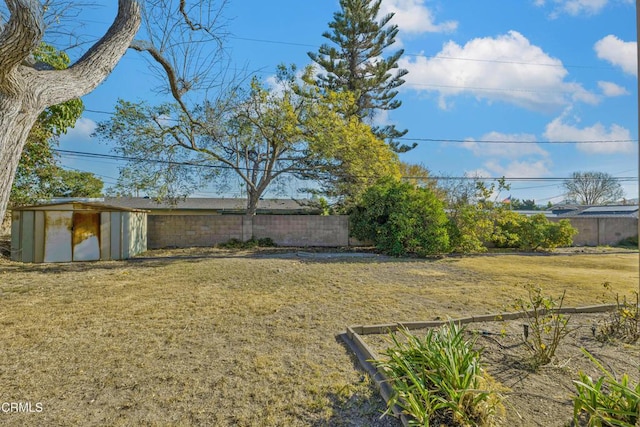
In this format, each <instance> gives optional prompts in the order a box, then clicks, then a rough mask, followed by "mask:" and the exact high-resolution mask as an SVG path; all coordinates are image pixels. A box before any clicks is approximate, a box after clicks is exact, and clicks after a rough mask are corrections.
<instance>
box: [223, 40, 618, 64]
mask: <svg viewBox="0 0 640 427" xmlns="http://www.w3.org/2000/svg"><path fill="white" fill-rule="evenodd" d="M228 38H229V39H231V40H242V41H249V42H255V43H266V44H279V45H286V46H301V47H310V48H314V49H319V48H320V46H318V45H315V44H309V43H297V42H289V41H283V40H269V39H260V38H251V37H240V36H228ZM403 55H404V56H411V57H422V58H425V59H430V60H434V59H439V60H450V61H469V62H488V63H496V64H514V65H533V66H539V67H554V68H584V69H603V70H612V69H614V68H613V67H610V66H605V65H574V64H562V63H560V64H558V63H544V62H525V61H509V60H500V59H484V58H462V57H455V56H442V55H431V56H428V55H424V54H420V53H406V52H405V53H403Z"/></svg>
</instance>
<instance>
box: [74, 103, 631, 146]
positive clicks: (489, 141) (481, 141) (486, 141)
mask: <svg viewBox="0 0 640 427" xmlns="http://www.w3.org/2000/svg"><path fill="white" fill-rule="evenodd" d="M84 111H86V112H89V113H94V114H106V115H111V116H113V115H115V114H116V113H115V112H113V111H103V110H93V109H88V108H87V109H85V110H84ZM148 118H150V117H148ZM163 120H170V121H176V122H177V121H178V120H177V119H172V118H164V119H163ZM396 139H398V140H401V141H415V142H451V143H469V142H475V143H478V144H605V143H629V142H638V140H637V139H594V140H570V141H529V140H492V139H452V138H410V137H401V138H396Z"/></svg>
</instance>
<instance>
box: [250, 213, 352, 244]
mask: <svg viewBox="0 0 640 427" xmlns="http://www.w3.org/2000/svg"><path fill="white" fill-rule="evenodd" d="M250 218H252V220H253V236H254V237H255V238H256V239H260V238H265V237H269V238H271V239H273V241H274V242H276V244H277V245H278V246H329V247H336V246H349V217H348V216H346V215H331V216H321V215H256V216H254V217H250Z"/></svg>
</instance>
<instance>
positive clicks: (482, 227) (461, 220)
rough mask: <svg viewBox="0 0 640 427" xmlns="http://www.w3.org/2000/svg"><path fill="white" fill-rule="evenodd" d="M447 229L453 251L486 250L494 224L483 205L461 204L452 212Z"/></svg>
mask: <svg viewBox="0 0 640 427" xmlns="http://www.w3.org/2000/svg"><path fill="white" fill-rule="evenodd" d="M447 230H448V232H449V239H450V242H451V249H452V251H453V252H458V253H474V252H486V250H487V248H486V246H485V242H486V241H487V240H488V239H489V237H490V236H491V232H492V230H493V224H492V220H491V217H490V215H489V212H487V211H485V210H484V209H483V207H482V206H478V205H472V204H461V205H459V206H456V208H455V209H453V210H452V211H451V212H450V214H449V223H448V224H447Z"/></svg>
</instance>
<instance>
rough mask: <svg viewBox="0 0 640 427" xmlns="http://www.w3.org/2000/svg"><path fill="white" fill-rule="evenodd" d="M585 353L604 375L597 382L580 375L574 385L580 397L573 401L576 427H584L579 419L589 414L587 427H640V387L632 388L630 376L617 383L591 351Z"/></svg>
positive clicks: (623, 377)
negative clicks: (577, 426)
mask: <svg viewBox="0 0 640 427" xmlns="http://www.w3.org/2000/svg"><path fill="white" fill-rule="evenodd" d="M582 351H583V352H584V354H586V355H587V357H588V358H589V359H591V361H592V362H593V363H595V365H596V366H597V367H598V368H599V369H600V371H601V372H602V373H603V374H604V375H603V376H601V377H600V378H598V380H596V381H595V382H594V381H593V379H592V378H591V377H589V376H588V375H585V374H584V373H583V372H580V373H579V375H580V379H579V380H577V381H576V380H574V381H573V383H574V384H575V386H576V389H577V396H575V397H574V398H573V419H574V423H575V425H582V424H580V423H579V421H580V416H581V415H583V414H586V417H587V420H586V422H587V425H588V426H602V425H607V426H620V427H635V426H638V423H640V383H638V384H636V386H635V387H633V386H632V385H630V384H629V377H628V376H627V374H624V375H623V376H622V378H621V379H620V381H618V380H617V379H616V377H615V376H614V375H612V374H611V373H610V372H609V371H607V370H606V369H605V368H604V367H603V366H602V364H601V363H600V362H598V361H597V360H596V359H595V358H594V357H593V356H592V355H591V354H590V353H589V352H588V351H586V350H585V349H582Z"/></svg>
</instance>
